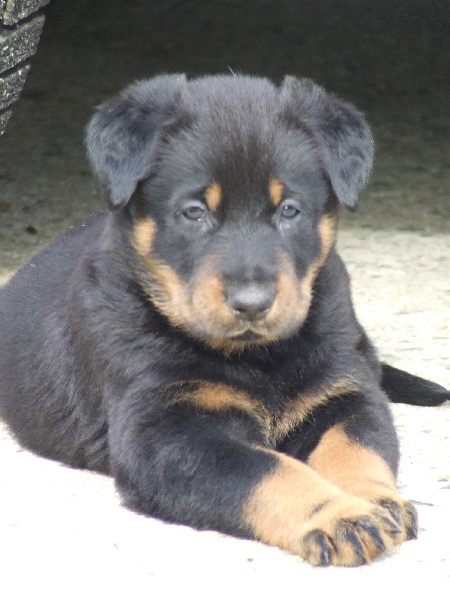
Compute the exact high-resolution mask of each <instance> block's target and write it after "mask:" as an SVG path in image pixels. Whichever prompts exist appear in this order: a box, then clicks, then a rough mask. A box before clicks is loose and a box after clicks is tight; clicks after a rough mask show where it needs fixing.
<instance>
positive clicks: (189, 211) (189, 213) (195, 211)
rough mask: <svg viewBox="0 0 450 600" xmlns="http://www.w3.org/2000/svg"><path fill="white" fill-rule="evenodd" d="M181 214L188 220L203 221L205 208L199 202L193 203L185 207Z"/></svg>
mask: <svg viewBox="0 0 450 600" xmlns="http://www.w3.org/2000/svg"><path fill="white" fill-rule="evenodd" d="M182 214H183V217H185V218H186V219H188V221H203V219H204V218H205V216H206V210H205V208H204V207H203V206H201V205H199V204H193V205H192V206H188V207H187V208H185V209H184V211H183V213H182Z"/></svg>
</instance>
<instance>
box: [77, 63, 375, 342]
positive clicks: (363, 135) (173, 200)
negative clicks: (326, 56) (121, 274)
mask: <svg viewBox="0 0 450 600" xmlns="http://www.w3.org/2000/svg"><path fill="white" fill-rule="evenodd" d="M87 145H88V151H89V155H90V158H91V161H92V164H93V167H94V170H95V171H96V173H97V175H98V177H99V179H100V181H101V183H102V184H103V186H104V188H105V190H106V194H107V197H108V200H109V204H110V207H111V208H112V209H113V210H122V211H126V212H127V215H128V216H129V218H130V222H131V227H130V240H131V243H132V247H133V249H134V250H133V252H134V253H135V259H133V266H132V268H133V269H134V270H135V274H136V277H137V279H138V282H139V283H140V285H141V286H142V288H143V289H144V290H145V292H146V293H147V294H148V296H149V298H150V300H151V302H152V303H153V304H154V305H155V306H156V307H157V308H158V309H159V310H160V312H162V313H163V314H164V315H165V316H166V317H167V318H168V319H169V321H170V322H171V323H172V324H173V325H175V326H176V327H179V328H182V329H183V330H185V331H187V332H188V333H190V334H191V335H193V336H195V337H196V338H197V339H200V340H203V341H205V342H206V343H207V344H208V345H210V346H213V347H216V348H221V349H226V350H234V349H240V348H242V347H244V346H246V345H251V344H267V343H269V342H272V341H275V340H279V339H282V338H285V337H288V336H290V335H292V334H293V333H294V332H295V331H297V330H298V329H299V327H300V326H301V324H302V323H303V321H304V320H305V317H306V315H307V313H308V310H309V307H310V303H311V298H312V294H313V285H314V280H315V278H316V276H317V273H318V272H319V270H320V268H321V267H322V266H323V264H324V263H325V261H326V260H327V256H328V254H329V252H330V251H331V249H332V247H333V245H334V241H335V229H336V207H337V205H338V203H341V204H343V205H345V206H347V207H349V208H354V207H355V205H356V202H357V195H358V192H359V191H360V190H361V188H362V187H363V185H364V184H365V182H366V179H367V177H368V174H369V171H370V168H371V163H372V154H373V145H372V139H371V135H370V130H369V128H368V126H367V124H366V122H365V121H364V119H363V117H362V116H361V115H360V114H359V113H358V112H356V111H355V109H353V108H352V107H351V106H349V105H348V104H345V103H344V102H342V101H340V100H338V99H336V98H335V97H333V96H330V95H327V94H326V93H325V92H324V91H323V90H322V89H321V88H319V87H318V86H316V85H315V84H313V83H312V82H310V81H308V80H298V79H295V78H292V77H288V78H286V79H285V81H284V83H283V84H282V86H281V87H280V88H279V89H278V88H276V87H275V86H274V85H272V84H271V83H270V82H269V81H267V80H265V79H258V78H251V77H242V76H234V75H233V76H224V77H205V78H202V79H197V80H193V81H190V82H187V81H186V79H185V78H184V77H183V76H163V77H158V78H155V79H153V80H150V81H147V82H142V83H137V84H135V85H132V86H131V87H129V88H128V89H127V90H125V91H124V92H123V93H122V94H121V95H120V96H118V97H117V98H115V99H113V100H112V101H110V102H108V103H106V104H104V105H102V106H101V107H100V108H99V110H98V112H97V113H96V114H95V115H94V117H93V119H92V121H91V123H90V125H89V127H88V135H87Z"/></svg>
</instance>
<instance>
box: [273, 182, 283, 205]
mask: <svg viewBox="0 0 450 600" xmlns="http://www.w3.org/2000/svg"><path fill="white" fill-rule="evenodd" d="M283 194H284V185H283V184H282V183H281V181H280V180H279V179H272V180H271V181H270V183H269V195H270V199H271V201H272V204H273V205H274V206H278V205H279V204H280V202H281V201H282V199H283Z"/></svg>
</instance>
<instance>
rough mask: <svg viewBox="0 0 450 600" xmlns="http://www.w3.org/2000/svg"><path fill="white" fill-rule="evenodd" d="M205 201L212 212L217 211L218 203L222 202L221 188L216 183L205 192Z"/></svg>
mask: <svg viewBox="0 0 450 600" xmlns="http://www.w3.org/2000/svg"><path fill="white" fill-rule="evenodd" d="M204 195H205V201H206V204H207V206H208V208H209V210H211V211H212V212H214V211H215V210H217V208H218V206H219V204H220V201H221V200H222V188H221V187H220V185H219V184H218V183H212V184H211V185H210V186H208V187H207V188H206V190H205V194H204Z"/></svg>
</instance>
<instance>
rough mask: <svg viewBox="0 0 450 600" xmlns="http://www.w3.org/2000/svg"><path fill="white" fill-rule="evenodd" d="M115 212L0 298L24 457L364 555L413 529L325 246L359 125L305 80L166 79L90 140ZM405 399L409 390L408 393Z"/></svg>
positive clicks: (115, 112) (0, 400)
mask: <svg viewBox="0 0 450 600" xmlns="http://www.w3.org/2000/svg"><path fill="white" fill-rule="evenodd" d="M87 147H88V152H89V156H90V159H91V162H92V165H93V169H94V171H95V173H96V174H97V177H98V179H99V181H100V182H101V184H102V185H103V187H104V190H105V193H106V196H107V199H108V202H109V208H110V210H109V211H108V212H102V213H99V214H96V215H94V216H93V217H91V218H90V219H87V220H86V221H84V222H82V223H81V224H79V225H77V226H75V227H74V228H72V229H70V230H68V231H67V232H66V233H65V234H64V235H63V236H62V237H61V238H59V239H58V240H57V241H56V242H54V243H53V244H51V245H50V246H49V247H48V248H47V249H45V250H44V251H43V252H41V253H40V254H38V256H36V257H35V258H33V259H32V260H31V261H30V262H29V263H28V264H27V265H25V266H24V267H23V268H22V269H21V270H19V272H18V273H17V274H16V276H15V277H14V278H13V279H12V280H11V282H10V283H9V284H8V285H7V286H6V287H5V288H4V289H3V290H2V291H1V295H0V330H1V341H0V404H1V413H2V416H3V418H4V419H5V420H6V422H7V423H8V424H9V426H10V428H11V430H12V431H13V432H14V434H15V435H16V436H17V439H18V440H19V441H20V442H21V443H22V444H23V445H24V446H26V447H27V448H30V449H31V450H33V451H35V452H37V453H39V454H41V455H43V456H47V457H51V458H53V459H56V460H59V461H62V462H64V463H66V464H68V465H71V466H73V467H79V468H88V469H94V470H98V471H102V472H106V473H111V474H112V476H113V477H114V478H115V481H116V484H117V487H118V489H119V491H120V493H121V495H122V498H123V501H124V503H125V505H126V506H128V507H130V508H131V509H133V510H135V511H138V512H141V513H144V514H146V515H153V516H156V517H160V518H162V519H166V520H168V521H172V522H178V523H184V524H187V525H191V526H193V527H196V528H199V529H203V528H207V529H211V528H212V529H217V530H219V531H223V532H226V533H229V534H232V535H235V536H241V537H247V538H253V539H258V540H262V541H263V542H265V543H267V544H271V545H276V546H279V547H280V548H283V549H285V550H288V551H290V552H293V553H296V554H298V555H300V556H301V557H303V558H304V559H305V560H307V561H309V562H310V563H312V564H313V565H330V564H333V565H346V566H353V565H360V564H363V563H367V562H370V561H372V560H374V559H375V558H376V557H378V556H379V555H380V554H382V553H383V552H385V551H386V550H390V549H391V548H392V547H393V546H396V545H397V544H399V543H401V542H403V541H405V540H408V539H410V538H414V537H415V536H416V534H417V515H416V511H415V509H414V507H413V506H412V504H411V503H410V502H408V501H407V500H404V499H403V498H401V496H400V495H399V493H398V491H397V488H396V483H395V477H396V473H397V466H398V460H399V452H398V442H397V437H396V433H395V430H394V426H393V422H392V418H391V414H390V411H389V407H388V399H387V396H386V394H385V392H384V391H383V389H385V390H386V391H387V393H388V394H390V395H391V396H392V399H393V400H395V401H409V402H413V403H423V404H438V403H440V402H443V401H445V400H446V399H448V397H449V394H448V393H447V392H446V391H445V390H443V389H442V388H440V387H439V386H436V385H435V384H432V383H430V382H426V381H424V380H422V379H419V378H415V377H413V376H411V375H408V374H405V373H403V372H401V371H398V370H396V369H394V368H392V367H387V366H385V367H382V366H381V365H380V364H379V362H378V360H377V357H376V353H375V350H374V348H373V346H372V344H371V342H370V341H369V339H368V337H367V335H366V334H365V332H364V330H363V329H362V327H361V325H360V324H359V323H358V321H357V319H356V317H355V313H354V310H353V307H352V301H351V297H350V291H349V280H348V275H347V272H346V269H345V266H344V264H343V262H342V260H341V259H340V257H339V256H338V254H337V252H336V249H335V242H336V229H337V222H338V208H339V205H343V206H345V207H347V208H349V209H354V208H355V206H356V203H357V197H358V193H359V191H360V190H361V188H362V187H363V186H364V184H365V182H366V180H367V178H368V175H369V172H370V169H371V164H372V154H373V144H372V138H371V134H370V130H369V127H368V125H367V123H366V122H365V120H364V118H363V117H362V116H361V114H359V113H358V112H357V111H356V110H355V109H354V108H353V107H352V106H350V105H348V104H346V103H344V102H342V101H340V100H338V99H337V98H335V97H334V96H331V95H328V94H326V93H325V92H324V91H323V90H322V89H321V88H319V87H318V86H316V85H314V84H313V83H312V82H310V81H308V80H298V79H295V78H293V77H288V78H286V79H285V80H284V83H283V84H282V85H281V87H280V88H277V87H275V86H274V85H272V83H270V82H269V81H267V80H265V79H258V78H251V77H243V76H224V77H205V78H201V79H196V80H192V81H189V82H188V81H186V79H185V78H184V77H183V76H179V75H175V76H162V77H157V78H155V79H152V80H149V81H145V82H141V83H137V84H135V85H132V86H131V87H129V88H128V89H127V90H125V91H124V92H123V93H122V94H121V95H120V96H118V97H117V98H115V99H113V100H111V101H110V102H107V103H106V104H104V105H103V106H101V107H100V108H99V110H98V111H97V113H96V114H95V115H94V117H93V119H92V121H91V123H90V125H89V128H88V132H87ZM405 390H406V391H405Z"/></svg>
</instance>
